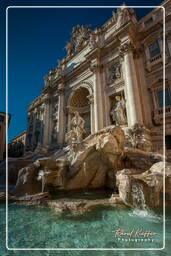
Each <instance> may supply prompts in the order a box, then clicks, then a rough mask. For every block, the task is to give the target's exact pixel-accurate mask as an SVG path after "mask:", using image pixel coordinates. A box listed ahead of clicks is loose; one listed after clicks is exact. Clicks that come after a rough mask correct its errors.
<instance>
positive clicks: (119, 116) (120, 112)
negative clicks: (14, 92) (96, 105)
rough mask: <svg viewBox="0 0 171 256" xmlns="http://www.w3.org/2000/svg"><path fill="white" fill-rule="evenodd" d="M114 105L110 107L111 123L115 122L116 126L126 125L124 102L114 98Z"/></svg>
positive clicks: (118, 97) (117, 97) (119, 98)
mask: <svg viewBox="0 0 171 256" xmlns="http://www.w3.org/2000/svg"><path fill="white" fill-rule="evenodd" d="M115 100H116V103H115V104H114V106H113V107H112V110H111V112H110V115H111V117H112V121H113V122H115V124H116V125H126V124H127V118H126V106H125V100H124V99H123V98H122V99H121V97H120V96H116V97H115Z"/></svg>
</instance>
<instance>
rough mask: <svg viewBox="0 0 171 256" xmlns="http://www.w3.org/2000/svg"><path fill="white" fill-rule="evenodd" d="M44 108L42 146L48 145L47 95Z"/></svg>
mask: <svg viewBox="0 0 171 256" xmlns="http://www.w3.org/2000/svg"><path fill="white" fill-rule="evenodd" d="M44 103H45V110H44V120H43V125H44V131H43V146H44V147H46V148H48V147H49V124H50V99H49V97H48V96H47V98H46V99H45V102H44Z"/></svg>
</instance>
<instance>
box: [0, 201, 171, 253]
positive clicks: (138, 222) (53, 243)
mask: <svg viewBox="0 0 171 256" xmlns="http://www.w3.org/2000/svg"><path fill="white" fill-rule="evenodd" d="M0 211H1V216H4V215H5V213H4V208H3V207H2V206H1V208H0ZM169 212H171V211H170V210H169ZM166 222H167V227H169V226H170V227H171V217H170V215H169V214H168V215H167V217H166ZM4 227H5V224H4V225H0V228H1V231H2V232H1V234H2V235H3V238H4V237H5V233H4ZM117 229H122V230H124V231H131V230H132V229H142V230H143V231H152V232H155V233H157V234H156V235H155V237H154V241H153V242H145V241H144V242H138V241H129V242H128V241H118V236H117V237H116V236H115V234H116V232H113V231H115V230H117ZM166 235H167V236H166V241H167V242H168V243H169V244H170V240H169V239H170V238H169V235H170V229H168V231H167V234H166ZM162 236H163V218H162V210H157V211H155V212H154V211H149V212H146V211H142V210H132V209H129V208H113V207H104V206H98V207H97V206H96V207H94V208H93V209H92V210H91V211H90V212H87V213H85V214H84V215H77V216H73V215H71V214H61V213H58V214H57V213H55V212H54V211H53V210H51V209H48V208H43V207H34V206H31V207H30V206H29V207H28V206H27V207H26V206H17V205H15V204H14V205H10V206H9V247H10V248H125V247H127V248H131V247H133V248H146V247H149V248H161V247H162ZM2 250H4V249H3V248H2ZM130 252H131V251H130ZM154 252H155V251H154ZM162 252H163V253H164V254H160V253H161V252H159V251H156V254H154V253H153V252H152V251H147V252H146V254H144V252H142V251H141V252H139V254H135V253H136V252H132V254H130V255H146V256H147V255H167V254H166V253H167V252H166V253H165V252H164V251H162ZM18 253H20V254H18V255H24V254H22V251H21V252H18ZM32 253H33V254H30V255H36V256H37V255H39V254H38V252H37V254H34V252H33V251H32ZM44 253H47V254H44ZM48 253H49V254H48ZM55 253H56V254H53V252H52V251H51V252H47V251H46V252H43V251H42V254H40V255H58V252H55ZM68 253H69V252H68ZM72 253H73V252H72V251H71V252H70V254H68V255H90V254H91V253H90V252H84V253H83V251H82V252H78V251H77V252H75V254H74V253H73V254H72ZM78 253H80V254H78ZM86 253H87V254H86ZM88 253H89V254H88ZM140 253H141V254H140ZM149 253H150V254H149ZM1 255H4V256H5V255H11V254H5V253H4V254H1ZM14 255H15V254H14ZM16 255H17V254H16ZM27 255H29V254H27ZM59 255H67V253H66V252H65V253H64V252H60V254H59ZM93 255H100V252H98V253H97V254H96V252H95V251H94V254H93ZM102 255H125V252H124V251H120V252H118V253H117V254H115V253H114V252H110V253H109V251H108V252H107V251H106V252H103V254H102ZM126 255H129V252H128V251H127V254H126ZM168 255H169V254H168Z"/></svg>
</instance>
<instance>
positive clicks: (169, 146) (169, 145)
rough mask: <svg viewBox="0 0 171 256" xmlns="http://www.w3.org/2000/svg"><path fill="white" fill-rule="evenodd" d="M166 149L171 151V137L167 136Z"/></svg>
mask: <svg viewBox="0 0 171 256" xmlns="http://www.w3.org/2000/svg"><path fill="white" fill-rule="evenodd" d="M165 142H166V149H171V135H166V136H165Z"/></svg>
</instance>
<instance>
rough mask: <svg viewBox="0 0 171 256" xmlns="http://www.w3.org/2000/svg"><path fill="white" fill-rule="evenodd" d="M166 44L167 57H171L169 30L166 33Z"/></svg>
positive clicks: (170, 33)
mask: <svg viewBox="0 0 171 256" xmlns="http://www.w3.org/2000/svg"><path fill="white" fill-rule="evenodd" d="M166 44H167V46H168V51H169V57H171V32H168V33H167V34H166Z"/></svg>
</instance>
